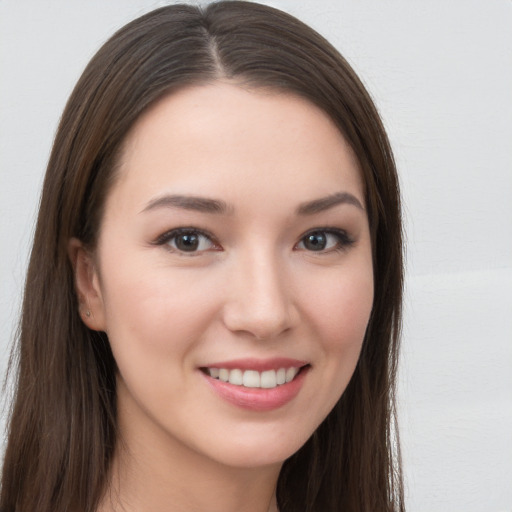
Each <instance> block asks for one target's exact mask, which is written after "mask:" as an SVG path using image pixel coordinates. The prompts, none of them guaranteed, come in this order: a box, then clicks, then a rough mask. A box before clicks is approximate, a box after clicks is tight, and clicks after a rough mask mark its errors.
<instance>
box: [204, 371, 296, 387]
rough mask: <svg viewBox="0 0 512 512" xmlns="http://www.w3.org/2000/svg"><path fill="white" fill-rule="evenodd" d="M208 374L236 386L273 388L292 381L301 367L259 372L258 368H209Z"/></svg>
mask: <svg viewBox="0 0 512 512" xmlns="http://www.w3.org/2000/svg"><path fill="white" fill-rule="evenodd" d="M207 372H208V375H210V377H213V378H214V379H219V380H221V381H222V382H229V383H230V384H234V385H235V386H244V387H246V388H264V389H272V388H275V387H276V386H281V385H283V384H285V383H287V382H291V381H292V380H293V379H294V378H295V376H296V375H297V374H298V373H299V368H295V367H292V368H279V370H277V371H276V370H266V371H264V372H261V373H260V372H258V371H256V370H245V371H242V370H239V369H238V368H235V369H233V370H228V369H227V368H207Z"/></svg>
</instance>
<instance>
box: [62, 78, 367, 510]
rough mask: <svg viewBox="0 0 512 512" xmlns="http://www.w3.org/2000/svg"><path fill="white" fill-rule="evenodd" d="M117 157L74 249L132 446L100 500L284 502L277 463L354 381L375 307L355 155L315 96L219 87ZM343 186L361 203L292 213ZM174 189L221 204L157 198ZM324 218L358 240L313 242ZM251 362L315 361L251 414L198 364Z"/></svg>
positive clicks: (156, 504) (168, 115)
mask: <svg viewBox="0 0 512 512" xmlns="http://www.w3.org/2000/svg"><path fill="white" fill-rule="evenodd" d="M120 163H121V166H120V170H119V176H118V179H117V181H116V183H115V184H114V186H113V188H112V190H111V191H110V193H109V196H108V198H107V202H106V207H105V213H104V218H103V221H102V225H101V229H100V235H99V242H98V245H97V247H96V249H95V251H94V252H93V253H91V252H88V251H87V250H85V248H83V247H82V245H81V243H80V242H79V241H78V240H72V241H71V242H70V245H69V252H70V257H71V259H72V262H73V264H74V268H75V273H76V285H77V290H78V294H79V296H80V298H81V300H82V303H83V308H82V318H83V320H84V322H85V323H86V324H87V325H88V326H89V327H90V328H91V329H96V330H102V331H105V332H106V333H107V334H108V337H109V340H110V343H111V346H112V350H113V353H114V357H115V359H116V362H117V364H118V367H119V374H118V377H117V382H118V389H117V392H118V408H119V410H118V416H119V431H120V439H121V441H122V442H121V443H119V445H118V449H117V452H116V455H115V458H114V463H113V472H112V482H111V485H110V487H109V490H108V493H107V495H106V497H105V500H104V501H103V503H102V506H101V510H102V512H105V511H112V510H126V511H135V510H136V511H138V512H145V511H148V512H149V511H151V512H160V511H162V512H163V511H166V512H169V511H171V512H172V511H183V510H187V511H204V510H209V511H212V512H217V511H218V512H221V511H222V512H230V511H233V512H234V511H237V512H240V511H244V512H266V511H267V510H277V508H276V505H275V501H274V492H275V485H276V481H277V477H278V474H279V470H280V468H281V466H282V463H283V461H284V460H285V459H286V458H287V457H289V456H290V455H292V454H293V453H294V452H295V451H297V450H298V449H299V448H300V447H301V446H302V445H303V444H304V442H305V441H306V440H307V439H308V438H309V437H310V435H311V434H312V433H313V431H314V430H315V429H316V428H317V427H318V425H319V424H320V423H321V422H322V420H323V419H324V418H325V417H326V415H327V414H328V413H329V411H330V410H331V409H332V407H333V406H334V405H335V403H336V401H337V400H338V399H339V397H340V396H341V394H342V393H343V391H344V389H345V388H346V386H347V384H348V381H349V379H350V377H351V376H352V373H353V371H354V368H355V365H356V363H357V359H358V356H359V352H360V349H361V344H362V340H363V337H364V333H365V329H366V326H367V323H368V319H369V316H370V313H371V308H372V302H373V272H372V257H371V243H370V234H369V226H368V220H367V215H366V211H365V209H364V207H365V205H364V186H363V183H362V180H361V175H360V172H359V169H358V165H357V162H356V160H355V158H354V155H353V153H352V151H351V150H350V148H349V146H348V145H347V144H346V142H345V140H344V139H343V137H342V135H341V134H340V132H339V130H338V129H337V128H336V127H335V125H334V124H333V123H332V122H331V120H330V119H329V117H328V116H327V115H326V114H325V113H324V112H322V111H321V110H319V109H318V108H316V107H315V106H313V105H312V104H310V103H309V102H307V101H305V100H303V99H300V98H298V97H296V96H293V95H289V94H283V93H275V92H268V91H263V90H247V89H243V88H242V87H240V86H238V85H237V84H234V83H229V82H217V83H215V84H213V85H212V84H210V85H205V86H197V87H192V88H187V89H184V90H181V91H179V92H177V93H174V94H172V95H170V96H168V97H166V98H164V99H163V100H161V101H160V102H159V103H157V104H156V105H155V106H153V107H152V108H151V109H150V110H149V111H147V112H146V113H145V114H144V115H143V116H142V117H141V118H140V119H139V120H138V122H137V123H136V125H135V126H134V128H133V129H132V131H131V132H130V134H129V136H128V137H127V140H126V141H125V145H124V150H123V153H122V157H121V162H120ZM335 193H348V194H351V196H352V197H353V198H355V199H356V200H357V202H359V203H360V206H357V204H355V202H354V201H352V202H346V201H345V202H341V203H340V204H335V205H331V207H329V208H326V209H323V210H321V211H317V212H316V213H311V212H309V213H307V214H305V213H302V214H300V213H297V208H299V206H300V205H302V204H304V203H306V202H310V201H313V200H317V199H319V198H325V197H328V196H332V195H333V194H335ZM176 194H180V195H184V196H201V197H206V198H214V199H216V200H221V201H223V202H225V203H226V204H227V210H226V211H225V212H223V213H212V212H200V211H196V210H193V209H186V208H182V207H179V206H170V205H168V204H167V205H165V204H157V205H155V200H158V199H159V198H161V197H162V196H165V195H176ZM151 204H152V205H153V206H152V207H148V205H151ZM183 227H186V228H196V229H199V230H203V231H206V232H207V233H208V234H209V235H208V236H210V239H209V238H206V237H203V238H201V245H200V246H199V250H198V251H195V252H183V251H181V252H180V251H179V250H178V248H177V246H176V242H177V239H176V238H174V239H169V240H167V242H166V243H163V242H162V240H163V239H162V235H163V234H165V233H166V232H168V231H170V230H172V229H175V228H183ZM326 227H328V228H332V229H338V230H343V232H344V233H346V235H347V236H348V237H349V239H350V240H351V243H347V240H346V237H345V238H342V239H340V238H339V237H338V236H337V235H335V234H327V233H324V235H325V236H326V237H327V238H326V239H327V246H326V248H325V249H324V250H320V251H315V250H311V249H310V248H309V246H306V245H305V242H304V236H305V234H307V233H309V232H311V231H314V230H317V231H318V230H320V228H326ZM324 231H325V230H324ZM86 310H89V311H90V316H87V315H86ZM247 357H253V358H258V359H268V358H273V357H290V358H294V359H300V360H302V361H305V362H307V363H308V364H309V371H308V373H307V374H306V375H305V378H304V381H303V385H302V387H301V389H300V391H299V393H298V395H297V396H296V397H295V398H293V400H291V401H290V402H288V403H286V404H285V405H283V406H282V407H278V408H277V409H274V410H270V411H252V410H246V409H243V408H240V407H238V406H236V405H233V404H231V403H228V402H227V401H226V400H224V399H223V398H221V397H220V396H219V395H217V394H216V393H215V392H213V391H212V389H211V387H210V386H209V385H208V384H207V379H206V378H205V376H204V374H203V373H202V372H201V371H200V369H199V368H200V367H204V366H209V365H211V364H212V363H214V362H216V361H229V360H233V359H239V358H247ZM171 504H172V505H171ZM123 507H124V508H123Z"/></svg>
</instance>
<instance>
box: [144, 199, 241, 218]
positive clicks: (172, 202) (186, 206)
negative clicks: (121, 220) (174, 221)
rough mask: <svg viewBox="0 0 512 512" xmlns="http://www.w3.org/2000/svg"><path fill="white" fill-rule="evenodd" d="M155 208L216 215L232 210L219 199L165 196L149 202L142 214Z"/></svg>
mask: <svg viewBox="0 0 512 512" xmlns="http://www.w3.org/2000/svg"><path fill="white" fill-rule="evenodd" d="M156 208H181V209H183V210H193V211H196V212H201V213H217V214H226V213H229V212H231V211H232V208H231V207H229V206H228V205H227V203H225V202H224V201H222V200H220V199H210V198H208V197H198V196H183V195H166V196H162V197H157V198H156V199H153V200H152V201H150V202H149V203H148V204H147V205H146V206H145V208H144V209H143V210H142V212H147V211H150V210H154V209H156ZM142 212H141V213H142Z"/></svg>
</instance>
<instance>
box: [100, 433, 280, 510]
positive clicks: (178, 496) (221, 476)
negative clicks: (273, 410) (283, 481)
mask: <svg viewBox="0 0 512 512" xmlns="http://www.w3.org/2000/svg"><path fill="white" fill-rule="evenodd" d="M119 426H120V427H122V424H120V425H119ZM120 430H121V432H122V433H123V437H122V440H120V441H119V442H118V445H117V448H116V453H115V455H114V459H113V462H112V466H111V474H110V482H109V485H108V488H107V489H106V492H105V495H104V498H103V501H102V502H101V505H100V507H99V509H98V512H121V511H122V512H183V510H187V511H188V512H203V511H204V510H208V511H209V512H278V509H277V504H276V500H275V488H276V483H277V478H278V476H279V471H280V468H281V464H279V465H272V466H265V467H257V468H238V467H230V466H226V465H223V464H221V463H219V462H218V461H214V460H211V459H209V458H206V457H204V456H203V455H202V454H199V453H197V452H195V451H194V450H192V449H190V448H188V447H184V446H183V445H181V444H179V443H175V442H173V440H172V439H169V437H168V436H167V435H166V434H165V433H161V434H160V435H159V436H157V435H155V432H152V433H151V435H144V434H148V433H147V432H146V433H141V432H137V433H136V435H135V433H133V435H130V432H129V429H123V428H120Z"/></svg>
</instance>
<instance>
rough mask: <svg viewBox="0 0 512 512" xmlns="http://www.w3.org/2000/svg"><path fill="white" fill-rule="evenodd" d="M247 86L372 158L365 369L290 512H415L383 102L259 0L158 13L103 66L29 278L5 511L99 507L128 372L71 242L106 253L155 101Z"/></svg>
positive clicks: (313, 457) (289, 468)
mask: <svg viewBox="0 0 512 512" xmlns="http://www.w3.org/2000/svg"><path fill="white" fill-rule="evenodd" d="M219 78H224V79H232V80H234V81H236V83H240V84H242V85H243V86H248V87H254V88H262V87H263V88H267V89H270V90H275V91H277V92H279V91H284V92H287V93H294V94H296V95H299V96H301V97H303V98H306V99H307V100H308V101H310V102H312V103H314V104H316V105H317V106H318V107H319V108H321V109H322V110H323V111H324V112H326V113H327V114H328V115H329V116H330V118H331V119H332V120H333V121H334V122H335V123H336V125H337V127H338V128H339V130H340V132H341V133H342V134H343V135H344V137H345V139H346V140H347V141H348V143H349V144H350V146H351V147H352V149H353V151H354V153H355V155H356V156H357V159H358V161H359V165H360V169H361V172H362V175H363V179H364V184H365V194H366V205H367V211H368V218H369V225H370V231H371V240H372V250H373V264H374V290H375V295H374V304H373V309H372V314H371V318H370V322H369V325H368V328H367V332H366V336H365V339H364V342H363V348H362V352H361V355H360V359H359V361H358V364H357V367H356V370H355V373H354V375H353V377H352V379H351V381H350V383H349V385H348V387H347V389H346V391H345V392H344V394H343V395H342V397H341V398H340V400H339V401H338V403H337V404H336V406H335V407H334V409H333V410H332V412H331V413H330V414H329V415H328V417H327V418H326V419H325V420H324V422H323V423H322V424H321V425H320V426H319V428H318V429H317V430H316V432H314V434H313V435H312V437H311V438H310V439H309V440H308V441H307V442H306V444H305V445H304V446H303V447H302V448H301V449H300V450H299V451H298V452H297V453H296V454H294V455H293V456H291V457H290V458H289V459H288V460H286V461H285V463H284V465H283V468H282V471H281V474H280V477H279V481H278V488H277V498H278V504H279V507H280V511H281V512H298V511H304V512H306V511H308V512H312V511H316V512H327V511H341V510H343V511H344V512H351V511H352V512H356V511H357V512H370V511H371V512H397V511H403V510H404V504H403V489H402V478H401V471H400V457H399V455H400V454H399V449H398V442H397V437H396V428H395V427H396V425H395V422H394V420H395V408H394V404H395V380H396V379H395V376H396V368H397V358H398V344H399V331H400V320H401V300H402V272H403V262H402V232H401V217H400V198H399V189H398V182H397V174H396V169H395V164H394V161H393V156H392V152H391V149H390V146H389V142H388V139H387V136H386V133H385V131H384V128H383V126H382V123H381V120H380V118H379V115H378V113H377V111H376V109H375V106H374V104H373V102H372V100H371V98H370V97H369V95H368V93H367V92H366V90H365V88H364V87H363V85H362V84H361V82H360V80H359V79H358V77H357V76H356V74H355V73H354V71H353V70H352V69H351V67H350V66H349V65H348V64H347V62H346V61H345V60H344V58H343V57H342V56H341V55H340V54H339V53H338V52H337V51H336V50H335V49H334V48H333V47H332V46H331V45H330V44H329V43H328V42H327V41H326V40H325V39H324V38H322V37H321V36H320V35H319V34H317V33H316V32H315V31H313V30H312V29H311V28H309V27H307V26H306V25H304V24H303V23H301V22H300V21H298V20H296V19H295V18H293V17H292V16H290V15H287V14H285V13H283V12H280V11H278V10H276V9H273V8H270V7H266V6H262V5H258V4H255V3H246V2H238V1H236V2H220V3H214V4H211V5H209V6H208V7H206V8H205V9H200V8H198V7H192V6H185V5H173V6H168V7H164V8H161V9H157V10H155V11H153V12H150V13H149V14H146V15H144V16H142V17H141V18H139V19H136V20H135V21H133V22H131V23H129V24H128V25H126V26H125V27H123V28H122V29H121V30H119V31H118V32H117V33H116V34H115V35H114V36H113V37H112V38H111V39H110V40H109V41H108V42H107V43H105V45H104V46H103V47H102V48H101V49H100V50H99V51H98V53H97V54H96V55H95V56H94V58H93V59H92V60H91V62H90V63H89V65H88V66H87V68H86V69H85V71H84V73H83V75H82V76H81V78H80V80H79V81H78V83H77V85H76V87H75V89H74V91H73V93H72V94H71V97H70V99H69V101H68V103H67V105H66V108H65V110H64V113H63V116H62V119H61V122H60V126H59V129H58V131H57V134H56V138H55V143H54V146H53V151H52V153H51V156H50V160H49V163H48V169H47V173H46V178H45V182H44V187H43V192H42V198H41V205H40V210H39V217H38V222H37V228H36V232H35V238H34V245H33V248H32V253H31V257H30V264H29V269H28V275H27V280H26V285H25V295H24V302H23V313H22V318H21V323H20V328H19V336H18V344H17V350H16V352H14V353H13V354H14V357H13V359H12V361H11V371H15V372H16V379H17V380H16V393H15V397H14V401H13V407H12V411H11V417H10V427H9V434H8V444H7V450H6V454H5V461H4V467H3V475H2V489H1V497H0V510H1V511H2V512H15V511H16V512H28V511H35V510H37V511H38V512H65V511H79V512H93V511H95V509H96V507H97V506H98V502H99V500H100V498H101V496H102V493H103V492H104V490H105V485H106V483H107V479H108V473H109V464H110V461H111V458H112V454H113V451H114V448H115V444H116V437H117V436H116V383H115V374H116V365H115V361H114V358H113V356H112V353H111V351H110V347H109V343H108V339H107V337H106V335H105V334H104V333H101V332H95V331H92V330H89V329H88V328H87V327H86V326H85V325H84V324H83V322H82V321H81V319H80V316H79V313H78V307H77V304H78V298H77V296H76V293H75V288H74V278H73V270H72V267H71V264H70V261H69V258H68V253H67V244H68V241H69V240H70V238H71V237H77V238H79V239H80V240H81V241H82V242H83V243H84V244H85V245H86V246H88V247H91V248H94V245H95V243H96V238H97V234H98V229H99V225H100V222H101V218H102V209H103V206H104V203H105V198H106V195H107V194H108V192H109V189H110V187H111V186H112V183H113V182H114V180H115V176H116V172H115V171H116V162H117V157H118V155H119V152H120V149H121V146H122V143H123V141H124V139H125V137H126V135H127V133H128V131H129V130H130V128H131V127H132V126H133V124H134V122H135V121H136V120H137V119H138V118H139V116H140V115H141V113H142V112H144V111H145V110H146V109H147V108H148V106H150V105H152V104H154V103H155V102H156V101H157V100H158V99H160V98H162V97H163V96H164V95H167V94H169V93H170V92H172V91H174V90H176V89H178V88H183V87H187V86H190V85H193V84H204V83H209V82H214V81H215V80H217V79H219Z"/></svg>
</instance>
